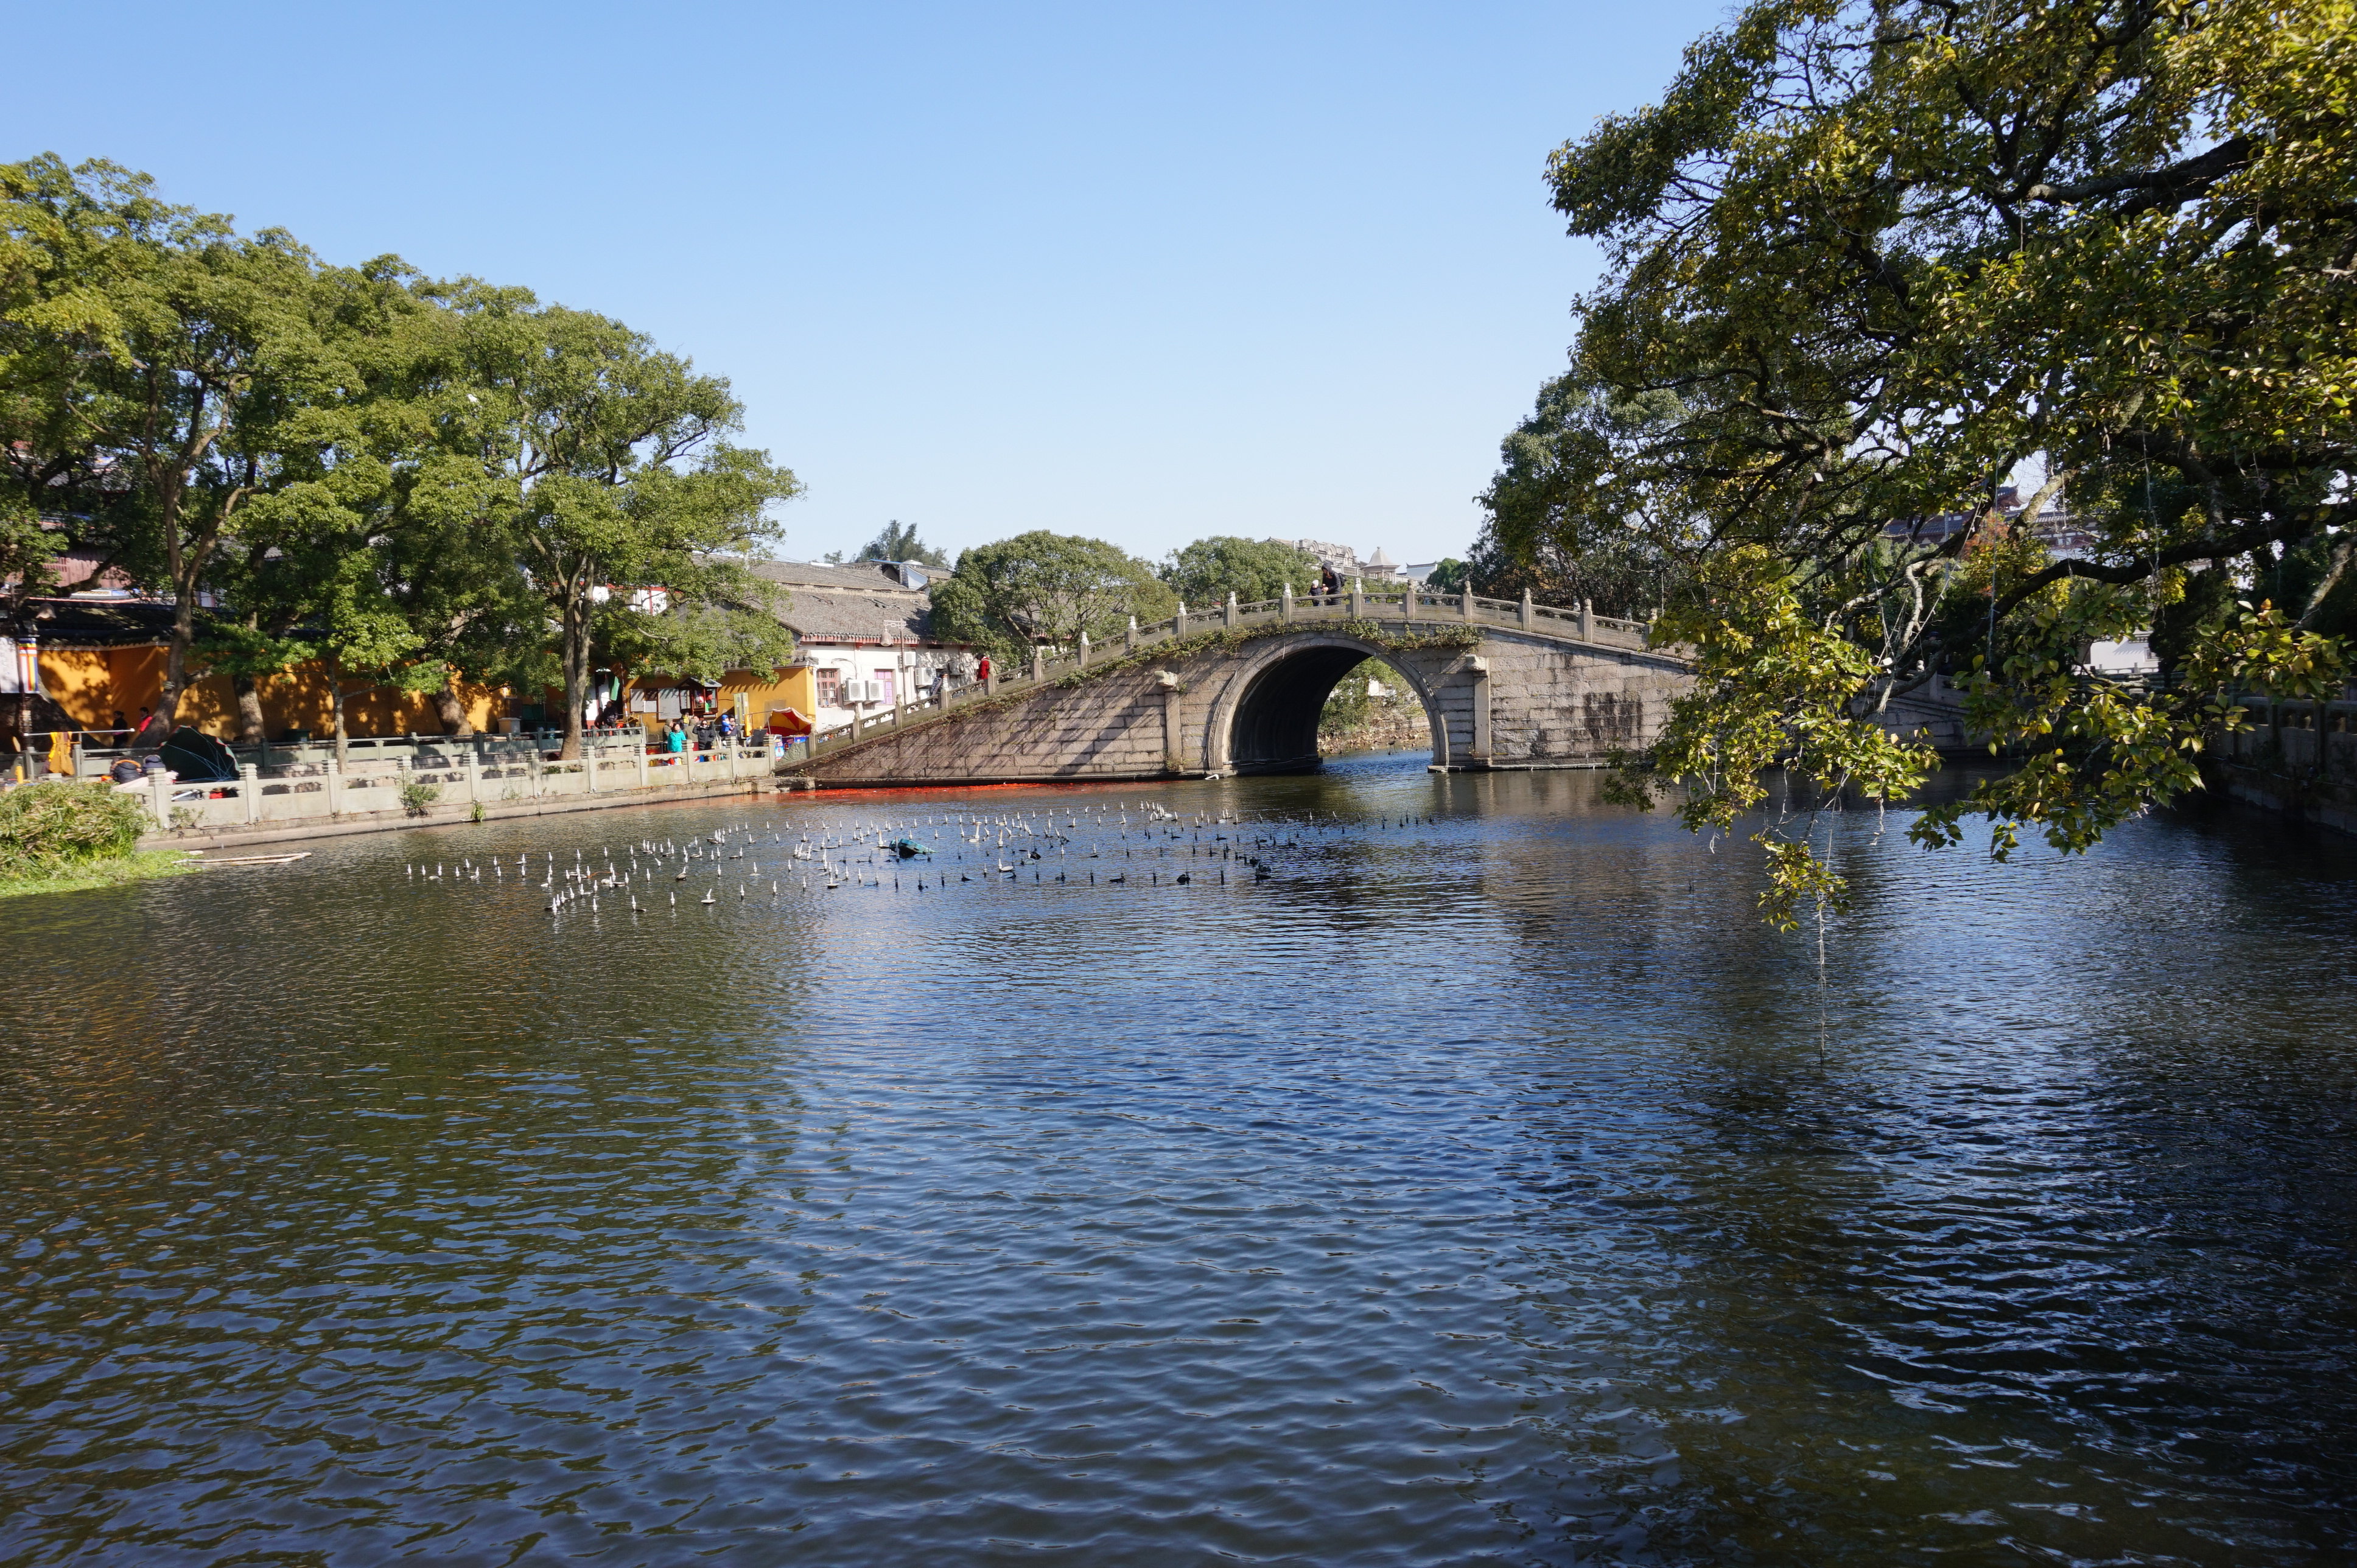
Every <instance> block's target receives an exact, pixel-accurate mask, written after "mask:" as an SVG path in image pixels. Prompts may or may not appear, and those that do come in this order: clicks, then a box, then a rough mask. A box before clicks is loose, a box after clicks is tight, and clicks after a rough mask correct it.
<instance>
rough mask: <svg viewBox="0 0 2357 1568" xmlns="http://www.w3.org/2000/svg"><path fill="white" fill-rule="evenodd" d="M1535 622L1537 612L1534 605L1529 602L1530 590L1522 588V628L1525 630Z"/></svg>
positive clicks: (1536, 620)
mask: <svg viewBox="0 0 2357 1568" xmlns="http://www.w3.org/2000/svg"><path fill="white" fill-rule="evenodd" d="M1537 622H1538V613H1537V609H1536V607H1534V605H1533V604H1532V603H1531V591H1530V590H1529V589H1528V588H1524V589H1523V629H1524V630H1525V631H1527V630H1529V629H1530V628H1532V627H1533V626H1534V625H1536V624H1537Z"/></svg>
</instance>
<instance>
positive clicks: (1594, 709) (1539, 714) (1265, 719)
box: [780, 607, 1691, 788]
mask: <svg viewBox="0 0 2357 1568" xmlns="http://www.w3.org/2000/svg"><path fill="white" fill-rule="evenodd" d="M1370 608H1371V609H1372V607H1370ZM1443 632H1444V633H1445V635H1438V634H1436V633H1434V632H1433V631H1432V630H1430V629H1428V628H1424V627H1422V626H1419V625H1406V626H1402V627H1401V628H1399V629H1398V631H1397V633H1396V634H1390V633H1389V632H1388V629H1387V628H1383V627H1381V626H1379V625H1376V624H1373V623H1371V622H1368V621H1366V620H1364V619H1352V620H1351V621H1349V622H1348V623H1346V624H1343V625H1335V624H1319V623H1318V622H1314V621H1313V622H1311V623H1310V624H1308V625H1305V626H1302V627H1300V628H1298V629H1291V628H1276V629H1272V630H1269V631H1266V632H1265V633H1264V634H1263V635H1257V636H1252V637H1248V638H1241V639H1220V640H1216V641H1214V642H1212V643H1211V645H1210V646H1202V645H1201V644H1200V641H1199V642H1198V643H1197V645H1194V646H1191V647H1190V646H1187V645H1183V644H1181V645H1175V646H1174V647H1173V649H1172V650H1171V652H1170V654H1169V656H1168V657H1167V658H1164V659H1160V660H1154V659H1151V658H1150V657H1148V658H1140V659H1135V660H1124V661H1122V662H1121V663H1120V664H1118V665H1116V666H1114V667H1111V668H1105V669H1102V670H1100V671H1089V670H1078V671H1068V672H1067V673H1065V674H1064V675H1063V676H1061V677H1060V678H1057V677H1055V676H1054V675H1053V673H1052V671H1051V674H1050V678H1049V679H1048V680H1046V681H1044V682H1039V683H1036V684H1033V683H1028V682H1027V683H1025V684H1024V685H1022V686H1021V687H1019V688H1018V689H1017V690H1015V691H1012V692H1007V693H1002V694H1001V695H999V696H998V697H996V698H995V699H984V700H977V701H974V702H971V703H966V704H963V705H962V706H959V707H953V708H952V709H950V710H949V711H948V712H946V713H942V714H932V715H927V714H921V713H918V712H915V711H912V712H911V713H910V714H907V715H904V717H903V718H902V721H901V722H899V723H898V724H892V725H880V726H877V729H876V730H875V731H873V732H871V733H868V734H865V735H863V736H860V737H858V738H857V739H856V740H853V741H851V742H849V743H848V744H844V745H838V746H831V747H827V748H823V749H822V750H821V751H820V753H819V755H818V756H817V757H814V758H812V759H810V760H807V761H804V760H801V759H792V760H790V761H789V762H787V763H785V764H783V765H781V767H780V773H781V774H783V775H784V776H785V778H784V779H782V780H781V782H784V783H786V784H787V785H788V787H810V788H830V787H832V788H855V787H872V786H889V785H899V784H982V783H1020V782H1048V781H1066V782H1084V781H1091V780H1096V781H1106V782H1111V781H1117V780H1136V779H1167V778H1171V777H1174V776H1187V775H1210V774H1222V773H1230V772H1274V771H1286V770H1290V769H1296V768H1307V767H1311V766H1315V764H1316V761H1317V756H1318V747H1317V723H1318V714H1319V713H1320V711H1321V710H1322V708H1323V705H1324V703H1325V700H1326V697H1327V694H1328V693H1329V692H1330V691H1331V690H1332V689H1333V686H1334V684H1335V682H1336V681H1338V680H1339V679H1340V677H1341V676H1342V675H1343V674H1345V673H1346V672H1347V671H1349V670H1350V669H1351V668H1352V667H1354V666H1355V665H1357V664H1358V663H1359V662H1360V660H1364V659H1370V658H1372V659H1379V660H1383V662H1385V663H1386V664H1388V665H1390V666H1391V668H1392V669H1393V670H1394V671H1396V672H1397V673H1398V675H1399V676H1400V677H1401V678H1402V682H1401V683H1402V684H1403V685H1404V686H1405V690H1406V692H1407V693H1410V694H1411V695H1412V698H1413V701H1414V703H1415V705H1416V706H1418V707H1420V708H1421V710H1422V713H1423V715H1424V730H1425V740H1426V744H1427V745H1428V746H1429V747H1430V750H1431V755H1432V757H1433V762H1434V765H1435V766H1436V767H1440V768H1449V769H1481V768H1594V767H1600V766H1603V765H1604V764H1605V763H1606V762H1608V761H1609V757H1610V755H1611V753H1613V752H1614V751H1617V750H1622V749H1630V748H1634V747H1639V746H1645V745H1647V744H1649V743H1650V742H1651V741H1652V738H1653V737H1654V736H1655V735H1657V734H1658V733H1659V731H1660V728H1661V725H1662V723H1663V720H1664V719H1665V718H1666V717H1667V715H1668V712H1669V703H1670V701H1671V699H1673V698H1674V697H1675V696H1676V695H1677V694H1678V693H1681V692H1683V691H1684V690H1685V689H1686V687H1687V686H1688V685H1689V684H1690V683H1691V676H1690V675H1689V674H1688V673H1687V671H1686V667H1685V664H1684V660H1681V659H1679V658H1678V657H1677V656H1676V655H1675V654H1674V653H1672V652H1669V651H1667V650H1653V649H1648V648H1645V647H1644V646H1642V639H1641V636H1638V637H1634V638H1631V637H1629V636H1628V635H1627V634H1625V633H1622V634H1620V635H1619V636H1618V637H1617V638H1614V639H1606V638H1605V637H1603V636H1601V635H1598V636H1595V637H1593V638H1581V637H1578V636H1577V635H1575V634H1573V633H1572V632H1571V631H1570V629H1569V626H1568V624H1567V622H1566V623H1565V624H1562V625H1559V626H1551V627H1547V628H1542V629H1538V630H1523V629H1521V628H1511V629H1510V628H1499V627H1496V626H1493V625H1480V624H1477V625H1472V626H1462V625H1461V623H1460V625H1458V626H1450V627H1447V628H1443ZM1631 644H1633V646H1631Z"/></svg>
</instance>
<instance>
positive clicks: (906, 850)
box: [892, 839, 933, 860]
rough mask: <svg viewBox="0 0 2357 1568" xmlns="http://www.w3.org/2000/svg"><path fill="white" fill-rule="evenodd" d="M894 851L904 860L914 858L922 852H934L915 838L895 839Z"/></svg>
mask: <svg viewBox="0 0 2357 1568" xmlns="http://www.w3.org/2000/svg"><path fill="white" fill-rule="evenodd" d="M892 853H893V854H897V855H899V857H900V858H901V859H902V860H914V859H916V858H917V856H919V855H920V854H932V853H933V852H932V851H931V850H930V849H927V848H926V847H925V846H924V845H923V844H920V843H918V842H917V841H916V840H915V839H895V840H894V841H893V843H892Z"/></svg>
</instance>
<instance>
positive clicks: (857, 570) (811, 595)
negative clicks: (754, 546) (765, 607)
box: [750, 561, 933, 643]
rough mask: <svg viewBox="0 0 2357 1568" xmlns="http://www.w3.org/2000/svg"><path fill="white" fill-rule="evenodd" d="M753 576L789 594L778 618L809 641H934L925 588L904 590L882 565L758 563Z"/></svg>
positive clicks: (790, 562)
mask: <svg viewBox="0 0 2357 1568" xmlns="http://www.w3.org/2000/svg"><path fill="white" fill-rule="evenodd" d="M750 565H751V568H752V571H753V574H754V575H756V576H759V577H766V578H768V579H769V580H770V582H773V583H777V584H780V585H782V586H783V587H784V588H785V590H786V604H785V606H784V607H782V608H781V609H780V610H779V612H778V618H779V619H780V620H781V621H783V622H784V623H785V624H786V625H787V626H788V627H790V628H792V629H793V633H794V635H795V636H796V637H798V638H800V639H802V640H803V641H805V642H885V643H910V642H925V643H930V642H931V641H932V640H933V627H932V621H933V606H932V600H931V596H928V595H927V594H926V593H924V592H923V591H922V590H921V589H916V588H904V587H902V586H900V585H899V583H898V582H896V581H894V580H893V579H892V578H891V577H889V576H888V575H886V574H885V571H884V568H883V566H882V565H881V564H878V563H876V562H872V561H863V562H860V563H858V564H856V565H850V566H823V565H813V564H808V563H806V562H801V561H755V562H752V563H750Z"/></svg>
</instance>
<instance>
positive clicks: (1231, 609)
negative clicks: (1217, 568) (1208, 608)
mask: <svg viewBox="0 0 2357 1568" xmlns="http://www.w3.org/2000/svg"><path fill="white" fill-rule="evenodd" d="M1220 624H1221V625H1222V626H1233V625H1235V624H1236V591H1235V590H1234V589H1233V588H1230V589H1229V590H1228V607H1227V608H1226V610H1225V611H1223V612H1222V617H1221V620H1220Z"/></svg>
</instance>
